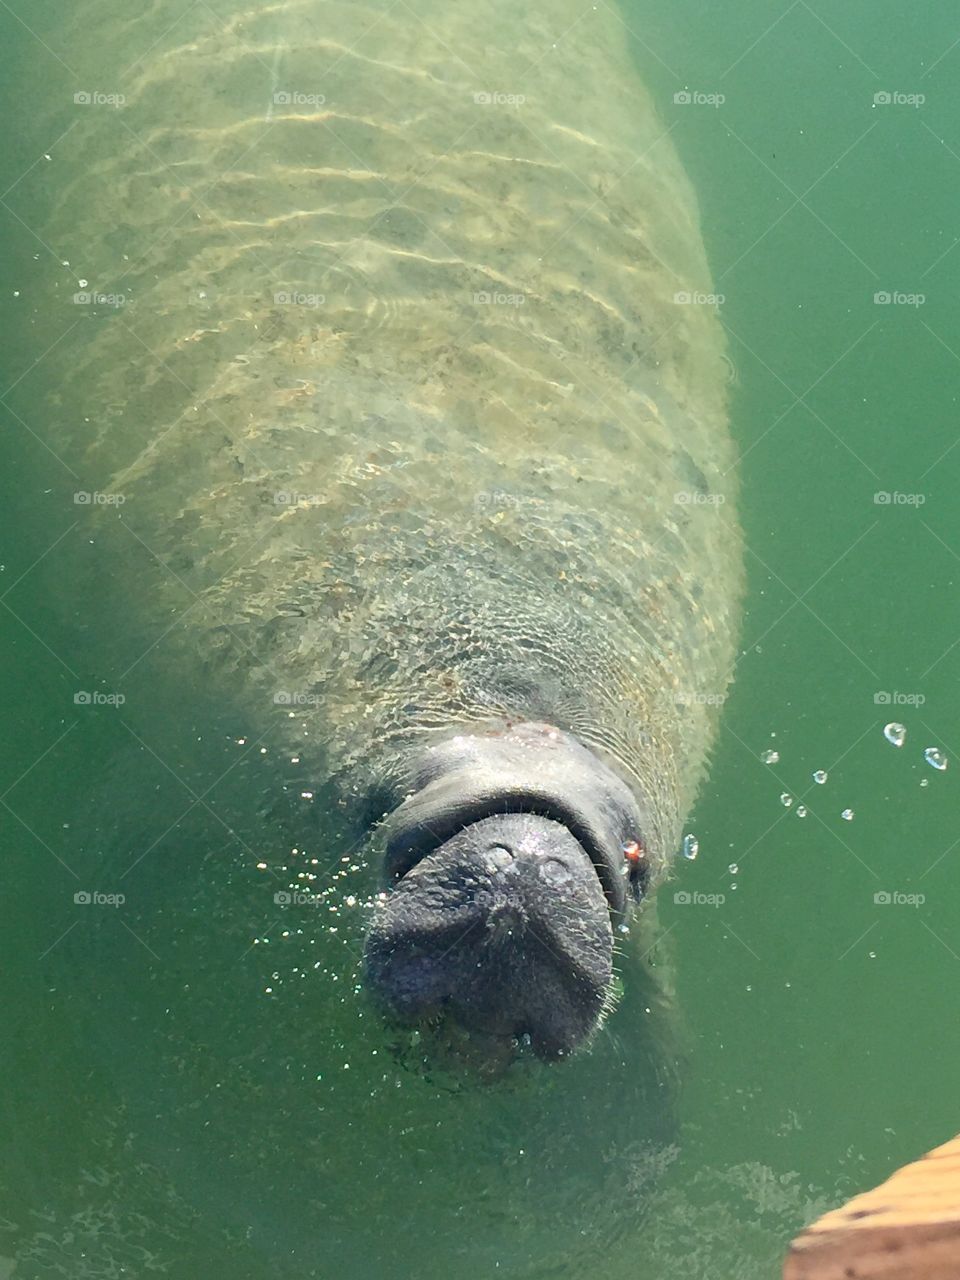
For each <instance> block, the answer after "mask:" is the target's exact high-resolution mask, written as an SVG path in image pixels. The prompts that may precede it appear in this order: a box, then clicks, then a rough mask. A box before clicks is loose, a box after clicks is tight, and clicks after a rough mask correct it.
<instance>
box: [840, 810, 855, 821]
mask: <svg viewBox="0 0 960 1280" xmlns="http://www.w3.org/2000/svg"><path fill="white" fill-rule="evenodd" d="M840 817H841V818H842V819H843V820H844V822H852V821H853V817H854V814H853V810H852V809H844V811H843V813H841V815H840Z"/></svg>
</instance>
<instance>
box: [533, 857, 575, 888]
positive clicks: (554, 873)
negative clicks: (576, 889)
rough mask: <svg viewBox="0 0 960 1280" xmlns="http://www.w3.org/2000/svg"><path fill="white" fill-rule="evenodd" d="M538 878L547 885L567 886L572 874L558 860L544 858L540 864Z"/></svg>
mask: <svg viewBox="0 0 960 1280" xmlns="http://www.w3.org/2000/svg"><path fill="white" fill-rule="evenodd" d="M540 876H541V878H542V879H544V880H546V882H547V884H569V883H570V881H571V880H572V879H573V872H572V871H571V870H570V868H569V867H568V866H567V864H566V863H565V862H561V860H560V859H559V858H544V860H543V862H541V864H540Z"/></svg>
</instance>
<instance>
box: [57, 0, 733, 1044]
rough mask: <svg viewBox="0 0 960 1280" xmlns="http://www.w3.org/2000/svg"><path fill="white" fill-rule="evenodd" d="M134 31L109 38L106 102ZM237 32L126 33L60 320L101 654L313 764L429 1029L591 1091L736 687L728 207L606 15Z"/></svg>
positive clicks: (107, 23) (61, 236) (384, 986)
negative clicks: (614, 1007)
mask: <svg viewBox="0 0 960 1280" xmlns="http://www.w3.org/2000/svg"><path fill="white" fill-rule="evenodd" d="M113 8H114V6H113V5H112V4H111V3H109V0H103V3H98V2H97V0H89V3H85V4H84V5H82V6H81V7H80V13H79V19H78V21H79V24H80V25H79V27H78V32H77V35H76V38H75V39H74V40H73V41H72V42H71V59H72V61H73V63H74V65H75V66H77V67H78V69H79V71H80V72H81V74H85V75H86V76H88V77H89V78H90V82H91V83H100V82H101V81H102V82H104V83H105V84H110V83H113V82H114V80H115V79H116V76H115V74H114V71H113V67H114V66H115V57H116V55H115V54H112V55H110V58H109V62H110V66H109V67H108V66H107V62H108V57H107V55H106V54H105V52H104V49H105V48H106V40H107V33H108V32H110V31H111V30H113V29H115V25H116V16H115V14H114V13H113ZM157 9H158V10H161V11H162V10H163V9H164V6H163V5H160V6H157ZM225 9H226V13H227V16H226V17H225V16H224V10H225ZM218 12H219V14H220V20H219V21H217V22H212V21H211V17H210V14H209V13H207V12H206V11H205V10H204V8H203V6H199V7H197V8H188V9H186V10H185V11H184V12H183V13H182V14H181V13H180V11H179V9H177V10H176V12H175V11H174V8H173V7H171V8H170V12H169V13H166V14H164V13H163V12H160V13H159V14H158V13H151V15H150V19H149V21H148V20H144V22H145V26H144V27H143V29H141V28H139V27H138V24H136V23H134V24H132V26H131V27H130V28H128V29H126V30H125V31H123V32H122V33H121V34H120V36H119V37H118V38H119V45H117V44H116V41H115V46H116V47H118V48H121V49H123V51H124V53H126V52H128V51H129V52H131V53H132V52H137V53H138V54H139V55H142V56H139V57H138V58H137V59H136V60H134V59H133V58H131V59H130V60H129V62H128V61H125V62H124V68H125V70H124V72H123V79H122V91H123V97H124V103H123V105H122V107H120V108H119V109H114V108H112V107H109V106H104V107H102V108H95V107H91V108H90V109H89V110H88V111H86V113H85V114H82V115H81V118H79V119H77V120H75V121H74V124H75V127H74V128H73V129H72V131H71V133H70V136H69V146H66V145H65V146H64V147H63V148H62V149H61V150H60V151H59V152H58V153H57V154H56V156H55V161H56V166H55V173H56V177H57V179H58V180H59V187H58V198H57V207H56V210H55V212H54V214H53V216H52V218H51V222H50V226H49V228H48V230H47V233H46V234H47V238H48V239H49V243H51V244H54V245H56V246H57V252H58V253H59V254H61V255H62V258H63V260H64V261H66V262H69V263H70V264H71V267H70V268H69V269H63V271H62V274H61V276H60V280H59V286H58V287H59V288H60V290H61V292H62V296H63V298H64V301H65V303H66V302H67V301H68V300H69V297H70V295H71V294H72V293H74V292H75V291H76V290H77V289H78V287H79V286H78V281H77V278H76V277H77V276H78V275H79V274H80V273H81V272H82V276H83V278H84V280H85V281H86V283H87V286H88V287H89V291H90V292H91V294H92V295H93V301H92V302H90V303H88V304H85V305H84V306H83V307H81V308H78V309H77V312H76V313H75V314H76V316H77V317H79V323H77V324H75V325H74V326H73V328H72V329H71V330H70V331H69V332H68V333H67V334H66V335H65V336H63V338H62V341H61V342H60V345H59V346H58V348H57V350H56V352H55V353H53V355H52V356H51V357H50V358H49V359H48V360H47V362H46V367H47V370H48V371H49V376H50V377H51V379H52V381H53V383H54V388H55V398H54V401H53V404H54V408H53V410H52V412H51V414H50V443H51V447H52V448H54V449H55V450H56V451H57V452H58V454H59V455H60V456H61V457H63V458H64V459H65V460H66V461H67V462H68V463H69V465H70V466H71V467H72V468H73V470H74V472H75V473H76V474H77V475H78V476H79V478H80V481H79V486H78V487H80V488H81V489H83V490H85V491H89V492H91V493H96V494H100V495H114V497H116V495H120V498H121V499H122V501H114V502H112V503H110V502H108V501H106V500H104V501H103V502H102V503H101V504H100V506H99V508H98V509H97V510H96V511H92V512H91V516H90V519H91V523H88V524H85V525H83V527H82V535H83V536H81V537H80V538H78V541H77V546H76V549H75V552H74V554H75V556H76V573H77V581H78V582H80V583H83V582H87V583H90V584H95V585H94V586H91V588H90V589H92V590H95V591H96V593H97V598H98V600H99V601H100V602H101V614H100V621H99V622H97V621H94V622H91V623H90V624H89V625H88V634H89V636H90V639H91V641H92V645H93V651H94V652H95V653H96V655H97V661H98V663H99V664H100V669H101V670H102V672H103V673H104V679H105V681H106V682H107V683H108V684H109V683H110V682H117V681H119V682H120V684H121V685H123V682H124V681H126V682H127V683H130V682H135V681H137V680H140V681H141V682H142V686H143V687H144V688H146V687H147V686H148V685H149V687H150V688H151V689H152V690H153V691H154V697H153V707H154V711H153V712H152V713H151V714H152V717H153V725H152V727H153V728H154V729H155V730H156V732H157V734H158V736H159V737H162V732H163V730H162V728H161V727H160V722H161V721H162V720H163V721H164V722H165V723H166V724H168V725H174V724H175V723H176V719H177V711H178V708H177V701H176V691H177V689H178V687H180V684H181V682H182V681H183V680H184V678H185V673H191V678H196V676H197V675H198V673H202V680H203V684H204V688H205V694H206V696H207V697H208V698H209V700H210V701H211V702H216V701H218V700H220V701H221V702H222V703H223V704H224V705H227V704H229V705H230V706H233V707H241V708H242V709H243V711H244V714H245V715H246V716H247V718H248V721H249V723H250V724H251V725H252V726H253V729H254V730H255V731H256V733H258V734H259V733H261V732H262V733H263V734H269V735H270V737H271V741H272V742H273V743H275V744H280V745H282V746H284V747H285V748H286V749H287V750H288V751H289V752H291V753H293V752H296V751H297V750H298V749H299V748H300V747H301V746H302V745H303V742H304V739H305V738H307V737H308V738H309V742H310V746H311V760H312V762H313V763H312V768H313V771H314V772H313V775H312V776H311V778H310V779H309V786H308V787H307V788H305V794H306V793H307V792H309V793H310V794H313V795H315V796H316V797H317V798H318V799H319V798H322V799H323V800H324V801H325V802H327V803H329V805H331V806H332V807H335V808H338V809H339V810H341V811H343V812H344V813H347V814H349V815H351V817H352V818H353V820H355V822H356V824H357V826H358V829H359V828H361V827H363V826H364V824H366V825H368V826H369V825H370V824H374V826H375V829H374V832H373V837H372V844H371V848H372V849H379V850H381V851H382V850H385V858H386V863H385V867H384V864H383V862H382V861H380V862H379V864H378V865H379V866H380V868H381V869H382V870H383V872H384V885H385V887H386V890H387V892H386V893H385V896H384V898H383V899H382V901H381V903H380V906H379V908H378V910H377V913H376V915H375V917H374V921H373V925H372V928H371V930H370V932H369V937H368V939H367V943H366V973H367V980H368V984H369V986H370V987H371V988H372V990H373V991H374V992H375V993H376V994H377V997H378V999H379V1000H380V1002H381V1004H382V1005H383V1006H385V1007H386V1009H387V1010H388V1012H389V1013H390V1014H391V1015H392V1016H393V1017H395V1018H399V1019H401V1020H405V1021H411V1022H414V1023H419V1022H422V1021H424V1020H431V1021H436V1020H438V1019H441V1020H442V1019H444V1018H445V1017H446V1018H449V1019H451V1020H452V1021H453V1022H455V1023H457V1024H459V1025H460V1026H462V1027H463V1028H465V1029H466V1030H467V1031H468V1032H469V1033H472V1034H475V1035H476V1036H477V1038H478V1039H480V1040H484V1039H486V1040H489V1041H490V1042H497V1043H499V1042H503V1041H507V1042H509V1043H511V1044H512V1043H515V1042H516V1041H518V1040H522V1039H523V1038H524V1037H529V1039H530V1041H531V1043H532V1044H533V1047H534V1049H535V1050H536V1051H537V1052H538V1053H540V1054H541V1056H544V1057H555V1056H558V1055H561V1054H565V1053H567V1052H569V1051H570V1050H571V1049H573V1048H575V1047H576V1046H577V1045H578V1044H580V1043H582V1042H583V1041H584V1040H585V1039H587V1038H588V1037H589V1035H590V1033H591V1031H592V1030H593V1029H594V1028H595V1027H596V1025H597V1023H598V1020H599V1019H600V1018H601V1017H602V1015H603V1013H604V1011H605V1010H606V1009H607V1008H608V1007H609V1005H610V984H611V973H612V955H613V938H614V931H615V929H616V926H617V925H618V924H619V923H620V922H621V920H622V919H623V918H624V917H625V916H626V914H627V913H628V912H629V911H630V910H631V909H632V906H633V902H634V900H635V899H636V898H637V897H639V898H645V897H649V895H650V894H651V893H652V892H653V891H654V890H655V888H656V886H657V884H658V883H659V882H660V881H661V880H662V878H663V877H664V875H665V874H666V872H667V869H668V864H669V860H670V857H671V855H672V854H673V852H674V851H675V850H676V848H677V846H678V844H679V841H680V838H681V834H682V828H681V823H682V820H683V818H684V815H685V814H686V812H687V811H688V809H689V806H690V804H691V802H692V799H693V797H694V794H695V792H696V789H697V787H698V784H699V782H700V781H701V778H702V774H703V770H704V765H705V761H706V758H707V755H708V751H709V747H710V743H711V739H712V735H713V730H714V719H715V714H716V711H715V708H716V704H717V703H718V702H719V701H720V700H721V698H720V695H721V694H722V692H723V690H724V688H725V686H726V683H727V681H728V678H729V672H730V670H731V667H732V663H733V657H734V647H733V644H734V641H733V632H734V627H735V621H736V614H737V607H738V600H739V594H740V572H741V571H740V553H739V536H738V532H737V528H736V523H735V518H734V515H733V497H734V492H733V481H732V479H731V475H730V468H731V465H732V461H733V450H732V446H731V443H730V440H729V438H728V432H727V420H726V406H725V391H724V388H725V376H724V361H723V338H722V331H721V326H720V324H719V321H718V319H717V318H716V314H715V312H714V311H713V310H712V309H711V308H709V307H706V306H700V305H695V304H691V305H685V304H684V301H683V299H684V297H685V296H688V297H689V296H693V295H695V294H696V293H697V292H698V291H701V292H703V291H706V290H707V289H708V288H709V277H708V272H707V268H706V264H705V258H704V251H703V246H702V242H701V237H700V232H699V229H698V219H697V211H696V204H695V200H694V198H693V195H692V192H691V189H690V186H689V184H688V181H687V179H686V178H685V176H684V174H683V172H682V170H681V168H680V165H679V162H678V160H677V157H676V154H675V152H674V150H673V147H672V144H671V142H670V139H669V138H668V136H667V130H666V128H665V126H664V125H663V123H662V121H661V120H659V119H658V117H657V115H656V113H655V111H654V109H653V107H652V104H651V101H650V99H649V97H648V96H647V94H646V93H645V92H644V90H643V89H642V87H641V86H640V84H639V83H638V80H637V77H636V73H635V70H634V68H633V66H632V65H631V61H630V58H629V54H628V51H627V48H626V42H625V32H624V28H623V26H622V24H621V22H620V21H619V19H618V18H617V17H616V15H615V14H614V13H613V12H612V11H611V10H610V8H609V7H608V6H606V5H599V6H596V7H591V6H587V7H586V8H584V7H583V6H581V5H580V4H579V3H574V2H573V0H550V3H547V4H543V5H535V6H520V5H517V4H515V3H514V2H513V0H472V2H471V3H469V4H449V3H441V2H440V0H412V3H411V4H408V5H403V6H399V7H394V6H392V5H391V4H389V3H388V2H387V0H376V2H375V3H370V4H364V5H359V4H353V3H349V4H347V3H332V2H327V0H310V2H309V3H303V4H299V5H293V4H290V5H283V6H270V7H264V8H263V9H261V10H257V9H253V10H246V9H244V8H243V6H241V5H239V4H230V5H227V6H226V7H224V6H220V7H219V10H218ZM175 16H176V17H178V19H179V20H178V22H177V24H176V27H175V30H173V29H171V21H172V19H173V17H175ZM164 19H170V20H171V21H165V20H164ZM150 23H153V24H155V26H156V34H157V40H156V42H155V43H151V40H150V39H149V38H148V37H150V36H152V34H153V27H152V26H151V25H150ZM111 24H113V25H112V26H111ZM114 33H115V32H114ZM144 49H146V52H144V51H143V50H144ZM117 60H118V59H117ZM118 298H122V301H119V302H118V301H117V299H118ZM104 299H107V300H106V301H104ZM110 299H113V301H110ZM678 299H679V300H678ZM73 318H74V317H73V316H71V319H73ZM58 370H62V376H60V374H59V373H58V372H57V371H58ZM91 531H93V532H94V536H89V534H90V532H91ZM112 617H122V618H123V620H124V624H123V626H122V627H121V628H117V627H115V626H113V625H112V624H111V621H110V619H111V618H112ZM160 691H162V692H160ZM142 701H143V700H142V699H141V704H142ZM160 703H162V704H163V708H162V710H159V709H157V708H158V704H160ZM131 706H132V702H131ZM146 724H147V728H148V729H150V727H151V721H150V717H149V716H148V718H147V721H146ZM170 733H171V734H173V733H174V730H173V729H171V730H170ZM148 736H149V734H148ZM158 740H159V739H158ZM381 818H384V819H385V820H386V824H385V826H384V827H383V828H380V827H379V826H376V825H375V824H376V823H377V822H378V821H379V820H380V819H381ZM625 848H626V849H627V850H628V852H629V851H632V861H631V860H630V859H629V858H625V854H624V850H625ZM378 857H379V855H378ZM377 887H378V886H377V885H375V884H373V883H371V889H375V888H377ZM627 981H629V976H628V977H627Z"/></svg>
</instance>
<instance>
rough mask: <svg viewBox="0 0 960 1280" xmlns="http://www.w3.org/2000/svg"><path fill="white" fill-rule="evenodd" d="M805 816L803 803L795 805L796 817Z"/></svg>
mask: <svg viewBox="0 0 960 1280" xmlns="http://www.w3.org/2000/svg"><path fill="white" fill-rule="evenodd" d="M806 816H807V806H806V805H805V804H798V805H797V817H798V818H805V817H806Z"/></svg>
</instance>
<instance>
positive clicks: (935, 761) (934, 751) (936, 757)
mask: <svg viewBox="0 0 960 1280" xmlns="http://www.w3.org/2000/svg"><path fill="white" fill-rule="evenodd" d="M923 758H924V760H926V762H927V764H929V765H931V766H932V767H933V768H934V769H945V768H946V767H947V757H946V756H945V755H944V754H943V752H942V751H941V750H940V748H939V747H927V749H926V751H924V753H923Z"/></svg>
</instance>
